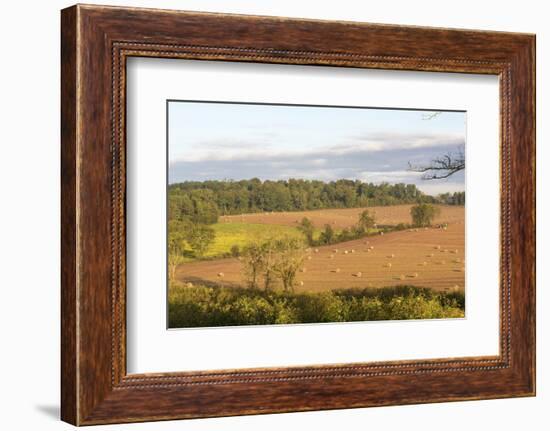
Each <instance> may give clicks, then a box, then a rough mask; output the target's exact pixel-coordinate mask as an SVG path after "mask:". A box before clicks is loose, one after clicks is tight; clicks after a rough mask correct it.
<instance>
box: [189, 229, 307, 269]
mask: <svg viewBox="0 0 550 431" xmlns="http://www.w3.org/2000/svg"><path fill="white" fill-rule="evenodd" d="M212 228H213V229H214V231H215V232H216V239H215V240H214V243H213V244H212V245H211V246H210V247H209V249H208V251H207V252H206V254H205V257H207V258H212V257H216V256H223V255H224V254H226V253H229V252H230V251H231V247H232V246H233V245H237V246H239V248H243V247H245V246H246V245H248V244H250V243H251V242H252V241H258V240H262V239H267V238H270V237H280V236H282V235H289V236H293V237H296V238H300V239H302V238H303V235H302V234H301V233H300V231H298V229H296V228H295V227H291V226H280V225H268V224H259V223H258V224H254V223H216V224H214V225H212ZM186 260H187V261H194V260H196V259H194V258H188V259H186Z"/></svg>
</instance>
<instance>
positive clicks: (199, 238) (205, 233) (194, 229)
mask: <svg viewBox="0 0 550 431" xmlns="http://www.w3.org/2000/svg"><path fill="white" fill-rule="evenodd" d="M215 238H216V233H215V232H214V229H212V228H211V227H209V226H205V225H201V224H193V225H191V227H190V229H189V231H188V234H187V243H188V244H189V246H190V247H191V249H192V250H193V253H195V256H197V257H202V256H204V254H205V253H206V251H207V250H208V247H210V245H212V243H213V242H214V239H215Z"/></svg>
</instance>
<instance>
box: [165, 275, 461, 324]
mask: <svg viewBox="0 0 550 431" xmlns="http://www.w3.org/2000/svg"><path fill="white" fill-rule="evenodd" d="M453 317H464V293H462V292H452V293H440V292H436V291H434V290H431V289H429V288H424V287H416V286H396V287H385V288H365V289H357V288H353V289H338V290H333V291H327V292H307V293H293V292H290V291H276V290H264V289H257V288H248V289H246V288H238V287H235V288H233V287H222V286H215V287H208V286H201V285H198V286H193V287H186V286H184V285H183V284H180V283H177V282H176V283H171V284H170V289H169V327H171V328H184V327H186V328H188V327H205V326H233V325H270V324H293V323H318V322H353V321H370V320H403V319H435V318H453Z"/></svg>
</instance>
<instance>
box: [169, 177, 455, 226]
mask: <svg viewBox="0 0 550 431" xmlns="http://www.w3.org/2000/svg"><path fill="white" fill-rule="evenodd" d="M464 202H465V194H464V192H457V193H453V194H449V193H446V194H442V195H439V196H430V195H427V194H425V193H423V192H422V191H420V190H419V189H418V188H417V187H416V185H414V184H403V183H400V184H389V183H382V184H373V183H365V182H362V181H359V180H338V181H331V182H324V181H318V180H302V179H289V180H278V181H272V180H265V181H261V180H259V179H257V178H253V179H249V180H240V181H200V182H199V181H186V182H182V183H177V184H171V185H170V186H169V189H168V219H169V220H189V221H192V222H193V223H201V224H212V223H216V222H217V220H218V217H219V216H220V215H233V214H245V213H255V212H271V211H304V210H316V209H328V208H357V207H367V206H389V205H399V204H420V203H429V204H447V205H464Z"/></svg>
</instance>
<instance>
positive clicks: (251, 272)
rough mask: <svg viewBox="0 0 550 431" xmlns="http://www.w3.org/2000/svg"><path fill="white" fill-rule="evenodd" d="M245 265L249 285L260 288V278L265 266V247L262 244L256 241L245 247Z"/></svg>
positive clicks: (245, 274)
mask: <svg viewBox="0 0 550 431" xmlns="http://www.w3.org/2000/svg"><path fill="white" fill-rule="evenodd" d="M243 265H244V276H245V279H246V282H247V284H248V287H251V288H254V289H256V288H258V280H259V278H260V275H261V273H262V271H263V270H264V267H265V249H264V247H263V245H262V244H260V243H259V242H254V243H250V244H248V245H247V246H246V247H245V248H244V251H243Z"/></svg>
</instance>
